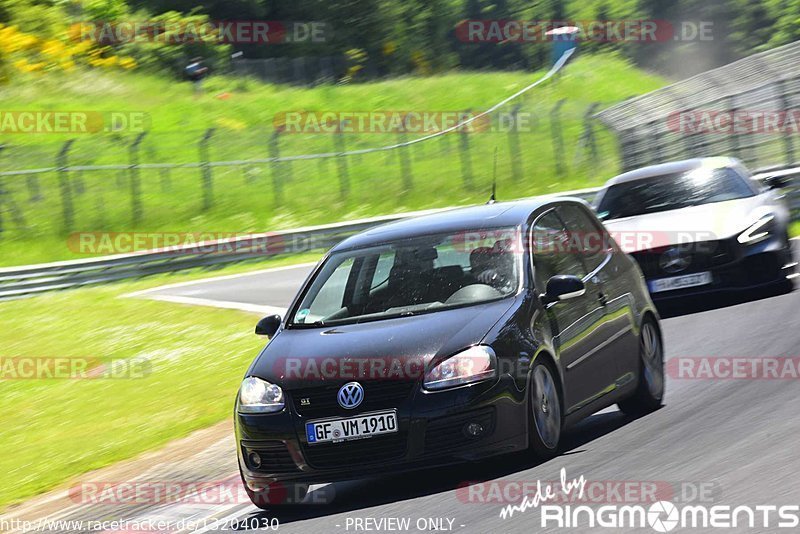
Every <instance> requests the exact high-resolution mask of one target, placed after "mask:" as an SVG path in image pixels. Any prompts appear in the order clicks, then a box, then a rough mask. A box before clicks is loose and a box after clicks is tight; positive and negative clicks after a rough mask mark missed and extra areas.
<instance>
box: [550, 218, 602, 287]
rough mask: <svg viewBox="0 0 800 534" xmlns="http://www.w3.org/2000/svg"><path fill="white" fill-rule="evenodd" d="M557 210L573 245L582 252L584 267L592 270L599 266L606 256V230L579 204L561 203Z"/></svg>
mask: <svg viewBox="0 0 800 534" xmlns="http://www.w3.org/2000/svg"><path fill="white" fill-rule="evenodd" d="M557 211H558V215H559V216H560V217H561V220H562V221H564V224H565V226H566V228H567V231H568V232H569V235H570V239H571V240H572V242H573V244H574V246H575V247H579V249H580V251H582V252H583V261H584V263H585V264H586V269H587V270H588V271H589V272H592V271H594V270H595V269H597V268H598V267H600V264H602V263H603V261H605V259H606V257H607V256H608V248H609V240H608V232H606V230H605V229H604V228H603V227H602V226H600V225H599V224H597V223H596V222H595V221H594V220H592V217H591V216H590V215H589V214H588V213H586V210H585V209H583V208H582V207H580V206H576V205H562V206H559V207H558V208H557Z"/></svg>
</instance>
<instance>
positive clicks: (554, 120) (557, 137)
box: [550, 98, 567, 176]
mask: <svg viewBox="0 0 800 534" xmlns="http://www.w3.org/2000/svg"><path fill="white" fill-rule="evenodd" d="M566 101H567V99H566V98H562V99H561V100H559V101H558V102H556V105H555V106H554V107H553V109H552V110H551V111H550V133H551V134H552V138H553V156H554V157H555V161H556V174H557V175H558V176H564V174H565V172H566V169H565V168H564V138H563V137H562V136H561V117H560V116H559V115H560V113H561V107H562V106H563V105H564V103H565V102H566Z"/></svg>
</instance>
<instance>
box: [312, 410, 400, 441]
mask: <svg viewBox="0 0 800 534" xmlns="http://www.w3.org/2000/svg"><path fill="white" fill-rule="evenodd" d="M393 432H397V414H396V413H395V412H384V413H373V414H369V415H360V416H358V417H348V418H347V419H331V420H328V421H316V422H311V423H306V437H307V438H308V442H309V443H329V442H340V441H350V440H353V439H363V438H371V437H372V436H377V435H380V434H391V433H393Z"/></svg>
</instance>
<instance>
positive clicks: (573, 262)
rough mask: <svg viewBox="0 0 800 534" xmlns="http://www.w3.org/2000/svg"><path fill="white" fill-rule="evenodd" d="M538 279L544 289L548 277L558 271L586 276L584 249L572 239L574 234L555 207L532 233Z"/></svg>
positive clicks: (535, 281) (537, 224)
mask: <svg viewBox="0 0 800 534" xmlns="http://www.w3.org/2000/svg"><path fill="white" fill-rule="evenodd" d="M531 253H532V255H533V269H534V271H533V272H534V283H535V284H536V287H537V288H538V289H539V291H541V292H544V290H545V287H546V286H547V281H548V280H549V279H550V278H551V277H553V276H555V275H557V274H570V275H573V276H577V277H580V278H583V277H585V276H586V268H585V267H584V265H583V262H582V261H581V257H580V256H581V252H580V251H579V250H577V249H576V248H575V246H574V245H573V244H572V243H571V242H570V236H569V233H568V232H567V230H566V228H565V227H564V224H563V223H562V222H561V219H560V218H559V217H558V215H557V214H556V212H555V210H551V211H549V212H547V213H545V214H544V215H542V216H541V217H539V218H538V219H537V220H536V221H535V222H534V225H533V232H532V234H531Z"/></svg>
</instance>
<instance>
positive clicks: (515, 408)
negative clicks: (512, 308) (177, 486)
mask: <svg viewBox="0 0 800 534" xmlns="http://www.w3.org/2000/svg"><path fill="white" fill-rule="evenodd" d="M392 388H394V389H397V390H402V388H400V387H397V385H396V384H388V383H387V384H386V389H392ZM409 389H410V391H409V392H408V394H407V396H406V397H404V398H402V399H395V400H394V402H393V403H391V401H390V399H389V398H388V397H387V399H386V402H385V405H383V406H376V405H375V404H374V403H373V404H371V405H369V406H368V407H367V408H365V409H364V410H358V409H357V410H353V411H352V412H349V413H347V416H353V415H363V414H367V413H371V412H374V411H383V410H390V409H395V410H396V411H397V417H398V432H397V433H394V434H385V435H379V436H375V437H372V438H368V439H363V440H357V441H349V442H340V443H320V444H309V443H308V441H307V438H306V435H305V434H306V433H305V423H306V422H309V421H319V420H324V419H326V418H329V417H340V416H342V414H341V413H340V412H339V410H338V409H336V408H331V410H329V414H328V415H327V416H325V414H324V411H325V410H324V408H323V409H322V410H316V411H314V412H313V415H311V416H307V415H306V414H305V413H303V408H302V407H300V406H299V402H298V399H296V398H294V394H293V392H292V391H287V397H288V398H287V403H286V408H285V409H284V410H283V411H282V412H280V413H276V414H258V415H251V414H239V413H236V414H235V427H236V442H237V445H238V447H237V449H238V456H239V466H240V468H241V472H242V478H243V480H244V482H245V484H246V486H247V488H248V490H249V491H255V492H257V491H261V490H262V489H264V488H267V487H269V485H271V484H273V483H275V482H297V483H318V482H335V481H340V480H348V479H355V478H363V477H366V476H370V475H376V474H387V473H393V472H405V471H409V470H413V469H421V468H428V467H435V466H442V465H448V464H453V463H458V462H463V461H471V460H477V459H480V458H484V457H488V456H493V455H496V454H502V453H507V452H512V451H516V450H521V449H524V448H525V447H527V423H526V421H527V409H526V398H525V392H524V391H520V390H518V389H517V386H516V383H515V381H514V380H513V379H512V378H511V377H510V376H507V375H503V376H501V377H500V378H498V379H497V380H495V381H493V382H492V383H477V384H473V385H470V386H464V387H460V388H456V389H452V390H447V391H439V392H435V393H432V392H425V391H423V390H422V389H421V388H420V386H419V385H418V384H416V383H415V384H412V385H411V387H410V388H409ZM472 422H477V423H479V424H480V425H481V426H482V428H483V429H484V431H483V433H482V434H481V435H480V436H478V437H468V436H467V435H466V434H465V432H464V427H465V426H466V425H467V424H469V423H472ZM250 451H256V452H258V454H259V456H260V457H261V466H260V467H258V468H256V467H255V466H254V465H252V463H251V462H250V461H249V457H248V454H249V452H250Z"/></svg>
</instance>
